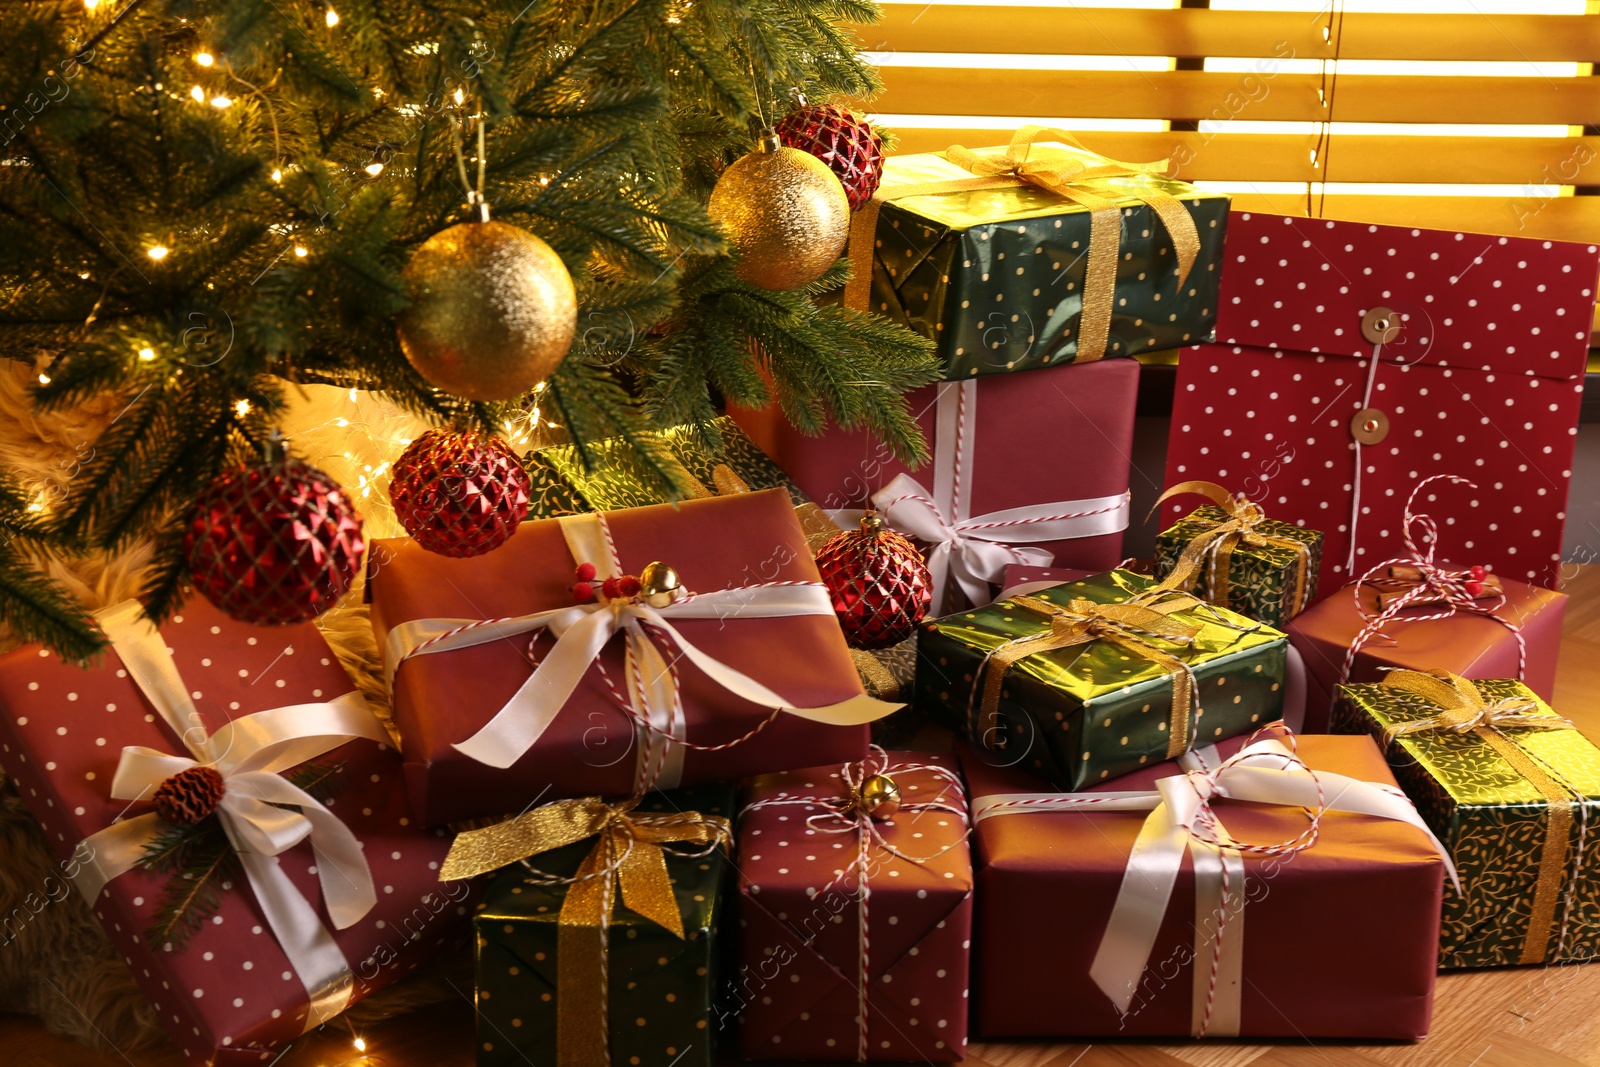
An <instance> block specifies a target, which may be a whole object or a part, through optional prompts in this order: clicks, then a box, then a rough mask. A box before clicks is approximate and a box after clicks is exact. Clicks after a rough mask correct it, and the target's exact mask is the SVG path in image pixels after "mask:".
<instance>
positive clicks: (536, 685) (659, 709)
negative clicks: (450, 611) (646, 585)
mask: <svg viewBox="0 0 1600 1067" xmlns="http://www.w3.org/2000/svg"><path fill="white" fill-rule="evenodd" d="M560 521H561V528H562V532H563V533H564V534H566V536H567V543H568V547H569V548H570V549H571V550H572V554H573V558H574V559H575V560H576V561H577V562H579V563H583V562H589V563H594V564H595V565H596V568H597V571H598V573H597V578H598V576H600V575H603V574H604V573H605V572H606V571H607V570H608V568H615V566H616V565H615V562H614V560H613V559H612V553H611V551H610V547H609V534H608V533H607V532H606V530H605V526H604V523H603V521H602V520H601V519H600V518H599V516H596V515H573V516H567V517H564V518H562V519H561V520H560ZM795 615H828V616H832V615H833V605H832V602H831V601H830V600H829V598H828V593H827V590H826V589H825V588H824V587H823V586H822V585H821V583H818V582H795V583H772V584H769V585H756V586H745V587H740V588H734V589H721V590H717V591H716V592H711V593H700V594H691V595H688V596H685V597H684V598H683V599H682V600H680V601H678V602H676V603H673V604H669V605H668V606H666V607H662V608H653V607H650V606H649V605H648V604H643V603H638V602H632V601H624V600H612V601H610V602H608V603H604V604H577V605H573V606H570V607H562V608H554V609H551V610H548V611H538V612H534V613H532V614H529V615H517V616H513V617H510V618H504V619H489V620H471V619H414V620H411V621H409V622H405V623H401V624H400V625H398V626H396V627H395V628H394V629H393V630H391V631H390V632H389V637H388V640H387V642H386V644H385V649H384V651H385V656H384V662H385V663H386V664H387V665H388V673H389V681H390V685H391V686H392V685H393V682H394V675H395V673H396V672H398V670H399V669H400V667H401V665H402V664H404V663H405V662H406V661H407V660H408V659H411V658H412V657H414V656H421V655H429V654H432V653H438V652H447V651H449V650H451V649H457V648H467V647H470V646H472V645H481V644H486V643H488V642H490V641H498V640H500V639H502V638H507V637H515V636H519V635H522V634H528V633H534V632H536V631H539V630H544V629H548V630H549V631H550V632H551V633H552V634H553V635H555V637H556V643H555V647H554V648H552V649H551V650H550V652H549V653H548V654H547V655H545V657H544V658H543V660H541V661H540V663H539V666H538V667H537V668H536V669H535V670H534V672H533V674H532V675H530V676H529V677H528V680H527V681H525V682H523V683H522V685H521V686H520V687H519V688H518V689H517V691H516V692H515V693H514V694H512V696H511V699H509V700H507V701H506V703H505V704H504V706H502V707H501V709H500V710H499V711H498V712H496V713H495V716H494V717H493V718H492V719H490V720H489V722H487V723H486V724H484V726H483V728H482V729H480V730H479V731H478V732H477V733H475V734H473V735H472V736H471V737H469V738H467V739H466V740H465V741H462V742H460V743H458V744H456V745H455V746H454V747H455V748H456V749H457V750H458V751H460V752H462V753H464V754H465V755H467V756H470V757H471V758H472V759H474V760H477V761H478V762H479V763H483V764H486V765H488V766H490V767H499V768H505V767H510V766H511V765H512V764H514V763H516V762H517V760H519V759H521V758H522V757H523V756H524V755H525V754H526V753H527V752H528V750H529V749H531V748H532V747H533V746H534V745H535V744H537V743H538V741H539V738H540V737H542V736H544V732H545V731H546V730H547V729H549V727H550V724H551V723H552V722H554V721H555V719H556V716H557V715H559V714H560V713H561V710H562V709H563V708H564V707H565V706H566V704H567V701H568V700H569V699H570V698H571V696H572V694H573V692H574V690H576V689H577V687H578V685H579V684H580V683H581V682H582V681H583V678H584V675H585V674H586V673H587V672H588V670H589V667H590V666H591V665H592V664H594V663H595V661H596V660H597V659H598V658H599V656H600V653H601V650H602V649H604V648H605V647H606V645H607V644H608V643H609V642H610V641H611V639H612V638H613V637H615V636H616V635H617V634H619V633H620V634H622V635H623V636H624V638H625V640H626V643H627V659H626V671H627V675H626V678H625V682H626V689H625V692H626V699H627V701H628V705H629V710H630V711H631V712H632V713H633V714H634V716H635V718H636V719H638V720H639V721H640V722H641V724H642V728H643V729H645V730H646V731H647V732H648V733H653V734H656V735H658V736H659V737H661V738H662V740H663V741H664V742H665V749H666V751H665V752H664V753H662V754H661V755H660V756H659V764H658V766H657V767H656V768H654V769H652V770H651V771H650V772H649V773H647V763H648V761H649V759H650V756H649V751H650V746H649V745H648V744H647V745H642V746H641V747H640V752H639V768H640V779H641V785H642V786H646V787H648V788H659V789H666V788H672V787H673V786H676V785H677V784H678V783H679V781H680V780H681V775H682V764H683V752H684V748H685V747H686V746H687V741H686V739H685V737H684V722H685V720H684V713H683V702H682V699H681V697H680V694H679V692H678V683H677V677H676V674H675V673H674V671H673V669H672V663H673V662H674V660H675V658H676V657H673V658H670V659H669V658H668V656H667V655H666V654H665V652H664V650H663V648H662V647H661V645H659V644H658V643H657V640H656V638H655V636H654V634H653V633H652V631H654V632H655V633H659V634H660V635H661V636H662V637H664V638H665V639H666V640H667V641H668V642H670V643H671V644H672V645H673V646H675V647H676V649H677V651H678V652H679V653H680V654H681V655H682V656H683V657H684V658H686V659H688V660H689V662H690V663H692V664H694V665H695V666H696V667H698V668H699V669H700V670H701V671H702V672H703V673H704V674H705V675H706V677H708V678H710V679H711V680H712V681H713V682H715V683H716V684H717V685H719V686H721V687H722V688H723V689H726V690H727V691H728V692H730V693H732V694H733V695H734V696H737V697H740V698H742V699H744V700H748V701H750V702H751V703H753V704H759V705H761V706H762V707H765V708H770V709H771V710H772V712H773V714H774V715H776V714H778V713H780V712H785V713H788V714H790V715H798V716H800V717H801V718H804V719H811V720H813V721H815V722H822V723H827V724H830V725H834V726H856V725H860V724H862V723H867V722H872V721H874V720H876V719H881V718H882V717H883V716H885V715H887V714H889V713H890V712H892V711H894V710H895V709H896V708H898V707H900V706H901V705H899V704H888V703H885V702H883V701H880V700H875V699H873V698H872V697H869V696H866V695H864V694H863V695H859V696H855V697H852V698H850V699H849V700H846V701H843V702H841V703H838V704H832V705H829V706H827V707H821V708H796V707H792V706H790V703H789V701H788V700H786V699H785V698H784V697H782V696H780V695H779V694H777V693H775V692H773V691H772V690H771V689H768V688H767V687H766V686H764V685H762V684H761V683H760V682H758V681H756V680H755V679H753V678H751V677H750V676H749V675H746V674H744V673H743V672H742V671H739V670H736V669H734V668H733V667H730V666H728V665H727V664H726V663H723V662H722V661H720V660H718V659H716V658H715V657H713V656H711V655H709V654H707V653H706V652H704V651H702V650H700V649H699V648H696V647H695V646H694V645H693V644H692V643H690V641H689V640H688V639H687V638H686V637H684V635H683V634H682V633H681V632H680V631H679V630H678V629H677V628H676V627H674V626H673V625H672V622H671V620H673V619H771V618H784V617H789V616H795Z"/></svg>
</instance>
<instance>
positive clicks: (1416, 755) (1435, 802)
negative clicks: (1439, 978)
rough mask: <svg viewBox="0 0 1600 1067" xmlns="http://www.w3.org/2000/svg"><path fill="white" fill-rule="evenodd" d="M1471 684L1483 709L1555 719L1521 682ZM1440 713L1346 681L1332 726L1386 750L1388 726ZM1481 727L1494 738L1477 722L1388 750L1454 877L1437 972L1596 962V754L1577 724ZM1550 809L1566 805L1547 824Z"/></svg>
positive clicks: (1599, 777)
mask: <svg viewBox="0 0 1600 1067" xmlns="http://www.w3.org/2000/svg"><path fill="white" fill-rule="evenodd" d="M1407 673H1410V672H1407ZM1398 674H1399V672H1394V673H1392V674H1391V675H1389V676H1388V678H1389V679H1392V680H1397V679H1396V675H1398ZM1470 684H1471V685H1472V686H1474V687H1476V689H1477V691H1478V693H1479V694H1480V695H1481V697H1482V699H1483V700H1484V701H1485V702H1487V703H1498V702H1501V701H1504V700H1507V699H1508V698H1509V699H1512V700H1516V701H1519V702H1521V703H1523V704H1524V706H1527V707H1530V708H1531V709H1533V714H1535V715H1543V716H1548V717H1549V718H1550V720H1551V721H1553V722H1558V721H1560V720H1559V717H1558V715H1557V713H1556V712H1555V711H1553V710H1551V708H1550V706H1549V705H1547V704H1545V703H1544V702H1543V701H1542V700H1540V699H1539V698H1538V697H1537V696H1536V695H1535V694H1534V692H1533V690H1531V689H1529V688H1528V687H1527V686H1525V685H1523V684H1522V683H1521V682H1518V681H1513V680H1499V679H1497V680H1489V681H1483V680H1474V681H1473V682H1471V683H1470ZM1440 710H1441V705H1439V704H1437V703H1434V702H1432V701H1430V700H1428V699H1427V698H1425V697H1423V696H1421V695H1419V694H1417V693H1413V692H1409V691H1407V690H1406V689H1403V688H1401V687H1400V686H1398V685H1395V684H1392V682H1391V684H1382V685H1378V684H1367V685H1343V686H1340V687H1339V696H1338V699H1337V701H1336V703H1335V705H1334V712H1333V729H1334V732H1335V733H1358V734H1359V733H1365V734H1371V735H1373V736H1374V737H1376V738H1378V741H1379V744H1380V745H1383V744H1384V740H1385V737H1386V735H1387V733H1388V731H1389V730H1391V729H1393V728H1396V727H1404V725H1405V724H1406V723H1409V722H1413V721H1415V720H1418V719H1425V718H1429V717H1432V716H1436V715H1438V714H1439V712H1440ZM1487 729H1488V730H1490V731H1493V732H1494V733H1496V734H1498V738H1495V737H1488V736H1485V731H1486V728H1484V727H1478V728H1475V729H1471V730H1468V731H1466V732H1457V731H1455V730H1449V729H1442V730H1429V731H1427V732H1424V733H1416V734H1411V735H1409V736H1405V737H1398V738H1395V739H1394V740H1391V741H1389V742H1388V744H1387V745H1386V746H1385V752H1384V754H1385V756H1386V757H1387V758H1388V760H1389V766H1390V768H1392V769H1393V771H1394V776H1395V780H1396V781H1398V782H1399V783H1400V787H1401V788H1402V789H1404V790H1405V792H1406V795H1407V796H1408V797H1410V798H1411V802H1412V803H1413V804H1415V805H1416V806H1417V811H1418V812H1420V813H1421V815H1422V818H1423V819H1424V821H1426V822H1427V824H1428V826H1429V828H1430V829H1432V830H1433V832H1434V833H1435V834H1436V835H1437V836H1438V838H1439V840H1440V841H1442V842H1443V843H1444V846H1445V848H1446V849H1447V850H1448V851H1449V853H1450V856H1451V858H1452V860H1454V862H1455V865H1456V874H1457V876H1458V877H1459V878H1460V879H1461V890H1460V891H1459V892H1458V891H1457V890H1456V889H1455V887H1454V886H1452V885H1451V884H1450V883H1449V882H1448V881H1446V882H1445V887H1444V922H1443V925H1442V926H1441V928H1440V935H1439V936H1440V945H1439V965H1440V966H1441V967H1495V966H1503V965H1506V964H1517V963H1555V962H1558V961H1562V960H1593V959H1595V957H1596V956H1597V955H1600V865H1597V864H1596V863H1595V861H1594V859H1593V852H1594V848H1595V845H1594V844H1593V841H1592V837H1593V833H1594V830H1593V828H1594V826H1595V825H1596V820H1597V819H1600V748H1596V747H1595V746H1594V744H1593V743H1592V742H1590V741H1589V739H1588V738H1586V737H1584V736H1583V734H1581V733H1579V732H1578V731H1577V730H1575V729H1528V728H1526V727H1516V726H1504V727H1498V728H1496V727H1489V728H1487ZM1518 753H1521V754H1522V755H1519V754H1518ZM1518 764H1521V765H1522V766H1521V767H1520V768H1519V767H1518ZM1530 768H1531V773H1530ZM1552 797H1553V798H1555V799H1554V801H1553V802H1552ZM1553 807H1565V808H1567V809H1568V811H1567V812H1566V813H1564V814H1563V813H1557V814H1558V816H1561V817H1559V818H1558V820H1557V821H1556V822H1555V823H1554V824H1552V821H1551V820H1552V808H1553ZM1563 827H1565V829H1563ZM1585 827H1588V830H1587V833H1586V832H1585V829H1584V828H1585ZM1586 837H1588V838H1589V839H1590V840H1589V841H1587V842H1586V840H1585V838H1586ZM1563 847H1564V848H1565V853H1564V854H1563V852H1562V849H1563ZM1547 850H1549V854H1548V856H1547ZM1547 860H1548V866H1549V868H1550V869H1549V870H1546V866H1547ZM1541 882H1543V883H1545V884H1544V892H1543V893H1542V894H1541ZM1541 897H1542V898H1543V899H1542V900H1541ZM1541 905H1542V906H1541ZM1536 912H1537V913H1540V914H1539V916H1538V918H1536Z"/></svg>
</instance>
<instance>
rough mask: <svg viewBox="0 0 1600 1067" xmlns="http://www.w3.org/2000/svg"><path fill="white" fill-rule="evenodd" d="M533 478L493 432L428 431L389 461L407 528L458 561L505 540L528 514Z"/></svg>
mask: <svg viewBox="0 0 1600 1067" xmlns="http://www.w3.org/2000/svg"><path fill="white" fill-rule="evenodd" d="M531 491H532V484H531V483H530V482H529V480H528V472H527V471H526V470H524V469H523V467H522V463H521V462H520V461H519V460H518V459H517V455H516V453H515V452H513V451H511V449H510V447H509V446H507V445H506V443H505V442H504V441H501V440H500V439H499V438H498V437H486V436H484V435H482V434H476V433H457V432H456V431H454V430H429V431H428V432H427V433H425V434H423V435H422V436H421V437H419V438H417V439H416V440H415V441H413V442H411V444H410V445H409V446H408V447H407V448H406V450H405V451H404V452H402V453H401V454H400V458H399V459H397V460H395V463H394V478H393V480H392V481H390V483H389V499H390V500H391V501H393V502H394V514H395V517H396V518H398V519H399V520H400V525H401V526H404V527H405V529H406V533H408V534H410V535H411V536H412V537H413V538H415V539H416V542H417V544H419V545H421V546H422V547H423V548H425V549H427V550H428V551H429V552H437V553H439V555H441V556H451V557H454V558H457V559H460V558H464V557H467V556H479V555H482V554H483V553H485V552H488V551H489V550H491V549H495V548H499V547H500V546H501V545H503V544H504V543H505V542H506V539H507V538H509V537H510V536H511V535H512V534H513V533H515V532H516V530H517V526H518V525H519V524H520V523H521V522H522V520H523V519H525V518H527V516H528V496H529V494H530V493H531Z"/></svg>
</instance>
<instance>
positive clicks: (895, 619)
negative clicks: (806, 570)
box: [817, 514, 933, 648]
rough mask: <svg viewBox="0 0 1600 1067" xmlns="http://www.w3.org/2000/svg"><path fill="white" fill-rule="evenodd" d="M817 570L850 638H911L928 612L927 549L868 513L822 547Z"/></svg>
mask: <svg viewBox="0 0 1600 1067" xmlns="http://www.w3.org/2000/svg"><path fill="white" fill-rule="evenodd" d="M817 570H819V571H821V572H822V583H823V584H824V585H826V586H827V587H828V595H829V596H830V597H832V598H833V610H834V613H835V614H836V615H838V616H839V625H840V626H842V627H843V628H844V636H845V640H847V641H848V642H849V643H850V644H851V645H853V646H855V647H856V648H887V647H889V646H890V645H893V644H898V643H899V642H901V641H904V640H905V639H906V638H908V637H910V636H911V634H912V632H913V631H914V630H915V629H916V627H917V623H919V622H921V621H922V617H923V616H924V615H926V614H927V613H928V606H929V602H930V601H931V600H932V592H931V590H932V585H933V581H932V579H931V578H930V577H929V575H928V564H927V563H926V562H925V561H924V560H923V558H922V553H920V552H918V551H917V546H916V545H913V544H912V543H911V542H910V541H908V540H906V539H905V538H904V537H902V536H900V535H899V534H897V533H895V532H894V531H893V530H888V529H885V528H884V526H883V520H881V519H880V518H879V517H878V516H877V515H872V514H869V515H867V516H866V517H865V518H863V519H862V520H861V529H859V530H846V531H845V532H844V533H841V534H839V535H837V536H836V537H834V538H832V539H831V540H829V541H828V542H827V544H825V545H823V546H822V548H821V549H820V550H818V552H817Z"/></svg>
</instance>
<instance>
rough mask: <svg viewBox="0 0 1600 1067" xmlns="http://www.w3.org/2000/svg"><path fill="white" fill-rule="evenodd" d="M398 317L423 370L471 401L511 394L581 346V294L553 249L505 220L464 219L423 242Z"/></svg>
mask: <svg viewBox="0 0 1600 1067" xmlns="http://www.w3.org/2000/svg"><path fill="white" fill-rule="evenodd" d="M401 277H402V278H404V279H405V282H406V292H407V295H408V296H409V297H410V299H411V304H410V306H409V307H407V308H406V309H405V310H404V311H402V312H401V313H400V314H399V315H398V316H397V317H396V319H395V325H396V326H397V328H398V329H399V332H400V347H401V348H402V349H403V350H404V351H405V354H406V359H408V360H410V361H411V365H412V366H413V367H415V368H416V370H417V373H418V374H420V375H422V376H423V377H424V378H426V379H427V380H428V381H429V382H430V383H432V384H433V385H436V386H438V387H439V388H440V389H443V390H444V391H445V392H447V393H454V394H455V395H456V396H462V397H466V398H467V399H468V400H510V399H511V398H512V397H517V396H521V395H522V394H523V393H526V392H527V391H528V390H529V389H532V388H533V387H534V386H535V385H537V384H538V383H539V382H542V381H544V380H545V379H546V378H548V377H550V375H551V374H552V373H554V372H555V369H556V368H557V367H558V366H560V365H561V361H562V360H563V359H565V358H566V355H567V352H568V350H569V349H571V348H572V336H573V334H574V333H576V332H577V329H578V298H577V294H576V293H575V292H574V291H573V288H572V275H570V274H568V273H567V267H566V264H564V263H562V262H561V257H560V256H558V255H556V254H555V251H554V250H553V249H551V247H550V246H549V245H547V244H545V243H544V242H543V241H541V240H540V239H539V238H537V237H535V236H534V235H533V234H531V233H529V232H528V231H527V230H523V229H519V228H517V227H516V226H509V225H507V224H506V223H503V222H464V223H461V224H460V225H458V226H452V227H450V228H449V229H448V230H444V231H442V232H440V233H436V234H434V235H433V236H432V237H430V238H428V239H427V240H426V241H424V242H423V244H422V247H421V248H419V249H417V251H416V254H415V255H413V256H412V257H411V262H410V263H407V264H406V269H405V270H404V271H403V272H402V273H401Z"/></svg>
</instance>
